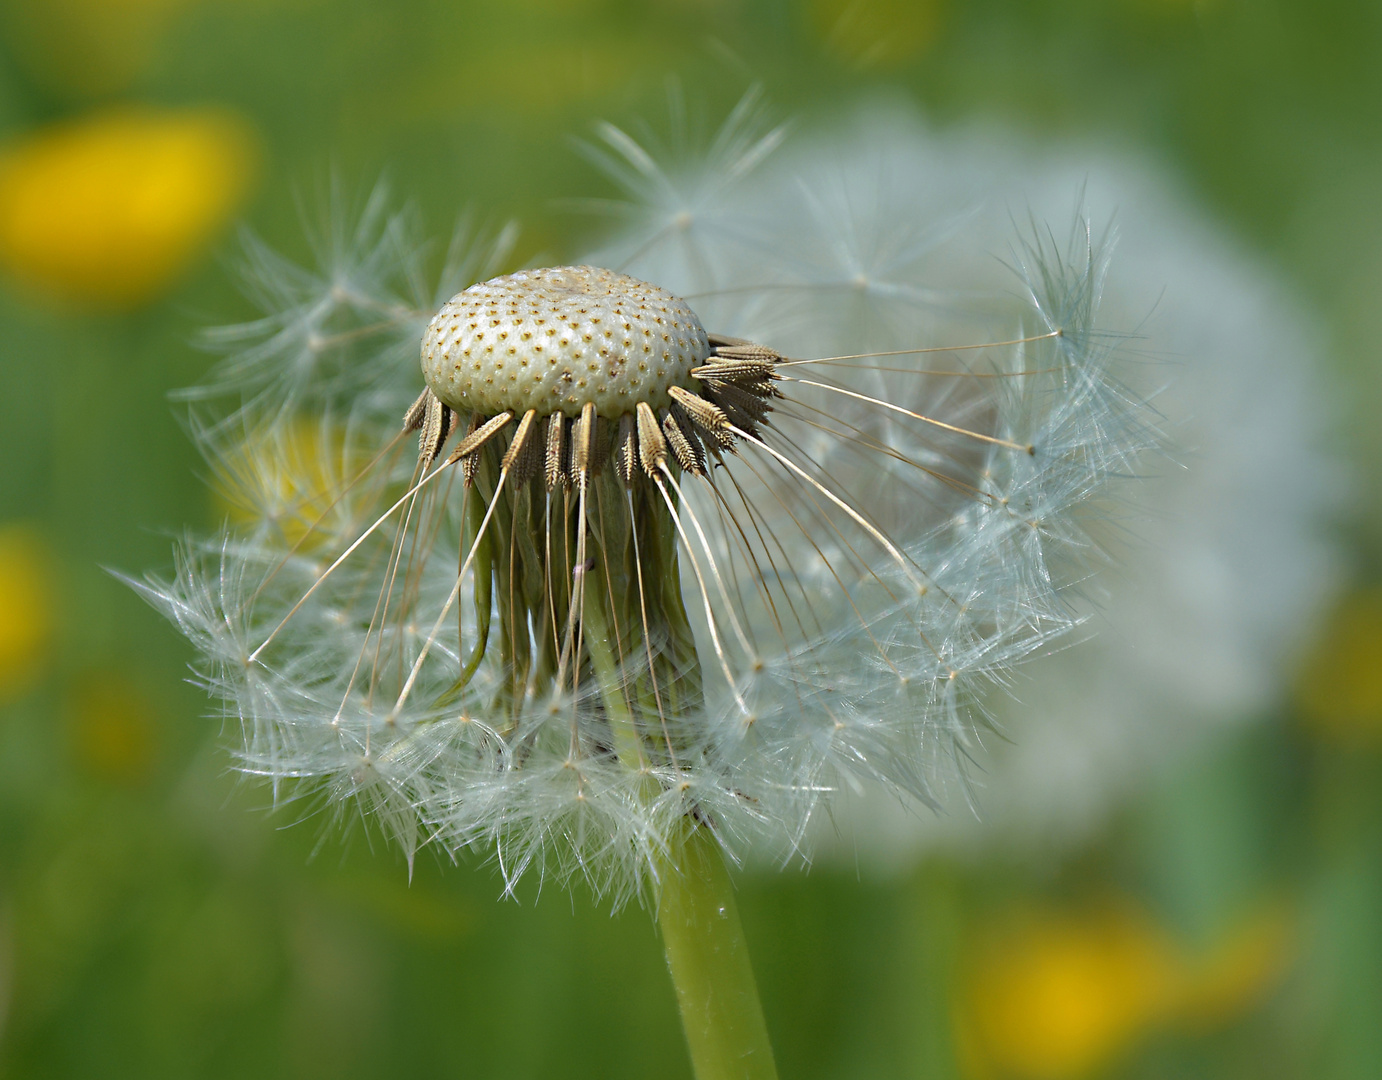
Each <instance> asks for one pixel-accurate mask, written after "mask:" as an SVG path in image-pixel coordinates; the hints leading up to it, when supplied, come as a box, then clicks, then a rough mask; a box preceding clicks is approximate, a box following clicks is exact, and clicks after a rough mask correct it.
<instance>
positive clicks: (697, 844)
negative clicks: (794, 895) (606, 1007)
mask: <svg viewBox="0 0 1382 1080" xmlns="http://www.w3.org/2000/svg"><path fill="white" fill-rule="evenodd" d="M668 862H669V863H670V865H669V866H668V867H666V868H665V870H664V874H663V880H662V890H661V894H660V895H659V896H658V905H657V921H658V923H659V925H660V926H661V927H662V945H663V948H664V949H665V950H666V952H667V967H668V968H669V969H670V970H671V972H672V983H673V985H674V986H675V987H676V990H677V1003H678V1004H679V1005H680V1006H681V1023H682V1027H683V1028H684V1029H685V1031H686V1041H687V1043H688V1045H689V1046H690V1049H691V1065H692V1068H693V1070H694V1071H695V1074H696V1080H777V1066H776V1065H775V1064H774V1063H773V1048H772V1044H771V1043H769V1042H768V1028H767V1025H766V1024H764V1022H763V1007H762V1005H760V1004H759V1001H758V986H757V984H756V983H755V982H754V978H753V967H752V966H751V965H750V963H749V950H748V946H747V944H746V943H745V942H744V928H743V927H742V926H741V925H740V923H739V910H738V908H737V907H736V906H735V903H734V888H733V886H732V885H731V883H730V880H729V873H728V871H727V870H726V869H725V860H724V856H723V855H722V854H721V853H720V849H719V847H718V846H717V845H716V843H715V841H714V839H713V838H712V837H711V836H710V833H709V830H707V829H705V828H703V827H700V826H697V827H693V828H690V829H688V830H687V833H686V835H685V836H684V837H683V838H682V840H681V842H680V843H679V844H677V845H676V846H675V847H674V848H673V849H672V851H671V852H670V853H669V859H668Z"/></svg>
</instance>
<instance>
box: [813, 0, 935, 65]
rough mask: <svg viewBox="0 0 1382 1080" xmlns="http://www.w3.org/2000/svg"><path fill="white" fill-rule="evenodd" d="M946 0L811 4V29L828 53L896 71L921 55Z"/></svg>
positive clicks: (822, 1)
mask: <svg viewBox="0 0 1382 1080" xmlns="http://www.w3.org/2000/svg"><path fill="white" fill-rule="evenodd" d="M944 8H945V0H812V3H811V7H810V12H811V25H812V28H813V29H814V30H815V31H816V34H817V36H818V37H819V38H820V39H821V40H822V41H823V42H824V44H825V45H826V47H827V48H829V49H830V50H831V51H832V52H835V53H836V54H838V55H839V56H840V57H841V58H842V59H844V60H847V61H849V62H850V63H853V64H858V65H859V66H861V67H898V66H900V65H902V64H905V63H907V62H908V61H911V60H915V59H916V58H917V57H918V56H920V55H921V54H922V53H924V52H925V51H926V49H927V48H928V47H929V46H930V44H931V43H932V42H933V41H934V40H935V39H936V37H937V35H938V33H939V31H940V23H941V16H942V14H943V11H944Z"/></svg>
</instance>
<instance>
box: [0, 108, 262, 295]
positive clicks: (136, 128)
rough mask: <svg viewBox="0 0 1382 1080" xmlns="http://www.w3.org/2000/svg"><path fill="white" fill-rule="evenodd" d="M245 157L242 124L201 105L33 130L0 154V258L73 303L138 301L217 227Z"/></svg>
mask: <svg viewBox="0 0 1382 1080" xmlns="http://www.w3.org/2000/svg"><path fill="white" fill-rule="evenodd" d="M255 156H256V155H255V150H254V140H253V138H252V136H251V133H250V131H249V129H248V127H247V125H246V124H245V123H244V122H243V121H242V120H240V119H239V118H238V117H236V116H234V115H233V114H229V113H225V112H221V111H218V110H211V109H198V110H179V111H161V110H153V109H135V108H124V109H118V110H112V111H107V112H103V113H99V114H95V115H92V116H88V117H86V118H83V119H80V120H76V121H70V122H65V123H61V124H55V125H52V126H49V127H47V128H44V129H41V130H39V131H38V132H35V133H31V134H29V135H28V136H26V137H24V138H22V139H21V140H20V141H18V142H16V143H13V144H11V145H10V146H8V147H7V148H5V149H4V150H3V151H0V262H3V263H4V265H5V266H6V267H7V268H8V269H9V270H10V272H11V273H12V274H14V276H15V277H17V278H19V279H20V280H22V281H24V282H26V283H28V284H31V285H34V286H37V287H39V288H41V289H44V290H46V291H49V292H51V293H54V294H57V295H59V296H62V297H65V298H68V299H71V300H75V301H78V302H85V303H95V304H98V305H102V306H108V307H129V306H134V305H137V304H140V303H143V302H144V301H146V300H149V299H150V298H152V297H153V296H155V295H156V294H157V293H158V292H160V291H161V290H162V289H163V288H164V287H165V286H167V285H168V284H169V283H170V282H171V281H172V280H173V279H174V278H176V277H177V276H178V274H180V273H181V272H182V271H183V270H184V269H185V268H186V267H187V266H188V265H189V264H190V263H191V262H192V260H193V259H195V258H196V257H197V256H198V255H199V254H201V252H202V251H203V250H204V249H205V248H206V246H207V244H208V243H209V242H210V240H211V239H212V238H213V237H214V236H215V234H216V233H217V232H218V231H219V230H220V229H221V227H222V226H223V225H224V224H225V221H226V219H227V218H228V217H229V216H230V214H231V212H232V211H233V210H234V209H235V207H236V206H237V205H238V204H239V202H240V200H241V199H242V198H243V196H244V194H245V190H246V188H247V186H248V184H249V180H250V176H251V173H252V172H253V168H254V160H255Z"/></svg>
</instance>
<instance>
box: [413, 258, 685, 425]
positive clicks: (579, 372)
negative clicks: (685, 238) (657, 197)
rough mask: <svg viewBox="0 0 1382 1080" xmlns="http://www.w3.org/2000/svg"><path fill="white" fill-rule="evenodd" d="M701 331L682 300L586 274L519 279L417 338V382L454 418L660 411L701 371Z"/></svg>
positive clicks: (593, 270) (481, 291)
mask: <svg viewBox="0 0 1382 1080" xmlns="http://www.w3.org/2000/svg"><path fill="white" fill-rule="evenodd" d="M709 355H710V345H709V342H708V341H707V340H706V336H705V329H704V328H703V327H702V326H701V323H700V320H699V319H697V318H696V315H695V313H694V312H693V311H692V310H691V309H690V308H689V307H687V306H686V302H685V301H684V300H681V299H679V298H678V297H675V296H673V295H672V294H671V293H669V292H667V291H665V290H663V289H659V288H658V287H657V286H656V285H649V284H648V283H647V282H643V281H639V280H638V279H637V278H631V277H629V276H628V275H627V274H617V273H615V272H614V271H612V270H601V269H600V268H599V267H595V266H555V267H551V268H548V269H545V270H521V271H519V272H518V273H516V274H506V275H505V276H503V277H497V278H492V279H491V280H489V281H485V282H481V283H480V284H478V285H472V286H471V287H470V288H468V289H466V290H465V291H464V292H461V293H457V294H456V295H455V296H453V297H452V298H451V299H450V300H448V301H447V302H446V303H445V304H444V305H443V306H442V309H441V310H440V311H438V312H437V314H436V315H435V316H434V317H433V319H432V321H431V323H429V324H428V326H427V332H426V333H425V334H423V336H422V377H423V378H424V379H426V380H427V385H428V386H429V387H431V389H432V393H434V394H435V395H436V396H437V398H438V399H439V400H440V401H442V402H443V403H445V404H446V405H449V406H451V408H453V409H455V410H457V411H458V412H461V413H471V412H478V413H482V414H484V415H487V416H488V415H493V414H495V413H500V412H504V411H505V410H509V411H512V412H514V413H524V412H527V411H528V410H529V409H537V410H538V412H539V413H540V414H541V415H544V416H545V415H548V414H550V413H557V412H560V413H565V414H566V415H568V416H575V415H577V414H579V413H580V411H581V408H582V406H584V405H585V403H586V402H588V401H590V402H594V403H595V408H596V409H597V410H598V412H599V414H600V415H601V416H604V417H606V418H608V419H613V418H616V417H619V416H622V415H624V414H625V413H630V412H633V411H634V407H635V406H636V405H637V404H638V402H640V401H646V402H647V403H648V404H649V405H651V406H652V407H653V408H654V409H660V408H662V407H663V406H665V405H666V404H667V403H668V401H669V400H670V398H669V395H668V393H667V391H668V388H669V387H673V386H688V384H689V382H690V373H691V369H692V368H694V367H697V366H699V365H700V364H703V363H705V360H706V358H707V357H708V356H709Z"/></svg>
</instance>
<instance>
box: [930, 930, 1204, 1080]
mask: <svg viewBox="0 0 1382 1080" xmlns="http://www.w3.org/2000/svg"><path fill="white" fill-rule="evenodd" d="M1179 978H1180V971H1179V958H1178V956H1177V954H1176V950H1175V947H1174V945H1173V944H1172V942H1171V941H1170V940H1169V939H1168V938H1167V936H1166V935H1165V934H1163V933H1162V932H1161V931H1160V930H1159V929H1158V928H1157V927H1156V926H1154V925H1153V924H1152V923H1151V921H1150V920H1149V919H1147V918H1146V916H1144V915H1142V914H1141V913H1140V912H1137V911H1135V910H1133V909H1131V908H1129V907H1126V906H1122V905H1117V906H1109V907H1107V908H1104V909H1100V910H1094V911H1091V912H1088V913H1085V914H1083V915H1074V914H1068V913H1067V914H1052V915H1047V916H1044V917H1035V918H1029V919H1026V920H1023V921H1022V924H1021V925H1020V926H1015V927H1013V928H1011V929H1010V930H1009V932H1007V933H1004V934H1002V935H1000V937H999V938H997V939H995V940H994V941H992V942H990V943H989V948H988V950H987V951H986V953H985V955H984V956H983V957H982V959H981V960H980V961H979V963H978V965H977V966H976V968H975V969H974V971H973V972H972V977H971V980H970V982H969V985H968V987H967V990H968V992H967V994H966V996H965V1000H964V1004H963V1005H962V1007H961V1012H960V1017H959V1019H958V1023H959V1027H960V1030H961V1033H962V1036H963V1037H962V1044H963V1045H964V1048H965V1049H966V1050H967V1051H968V1056H969V1057H970V1059H971V1060H970V1065H971V1072H973V1073H974V1074H976V1075H981V1076H984V1075H997V1076H1015V1077H1031V1078H1033V1080H1056V1078H1060V1077H1076V1076H1083V1075H1085V1074H1087V1073H1089V1072H1090V1071H1092V1070H1093V1069H1095V1068H1096V1067H1098V1066H1100V1065H1102V1064H1104V1063H1106V1062H1107V1061H1109V1060H1110V1059H1111V1058H1112V1057H1113V1056H1114V1055H1115V1054H1116V1053H1117V1052H1118V1051H1119V1050H1121V1049H1122V1048H1123V1047H1125V1046H1126V1045H1127V1044H1128V1043H1129V1042H1130V1041H1132V1040H1133V1039H1134V1038H1136V1037H1137V1036H1138V1035H1140V1034H1141V1033H1142V1032H1144V1031H1145V1030H1146V1029H1147V1028H1148V1027H1149V1026H1151V1025H1152V1024H1154V1023H1155V1022H1156V1021H1157V1020H1159V1019H1161V1018H1162V1017H1164V1016H1166V1015H1167V1014H1168V1013H1169V1012H1170V1010H1171V1008H1172V1007H1173V1004H1174V1000H1175V989H1176V985H1177V982H1178V980H1179Z"/></svg>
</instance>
